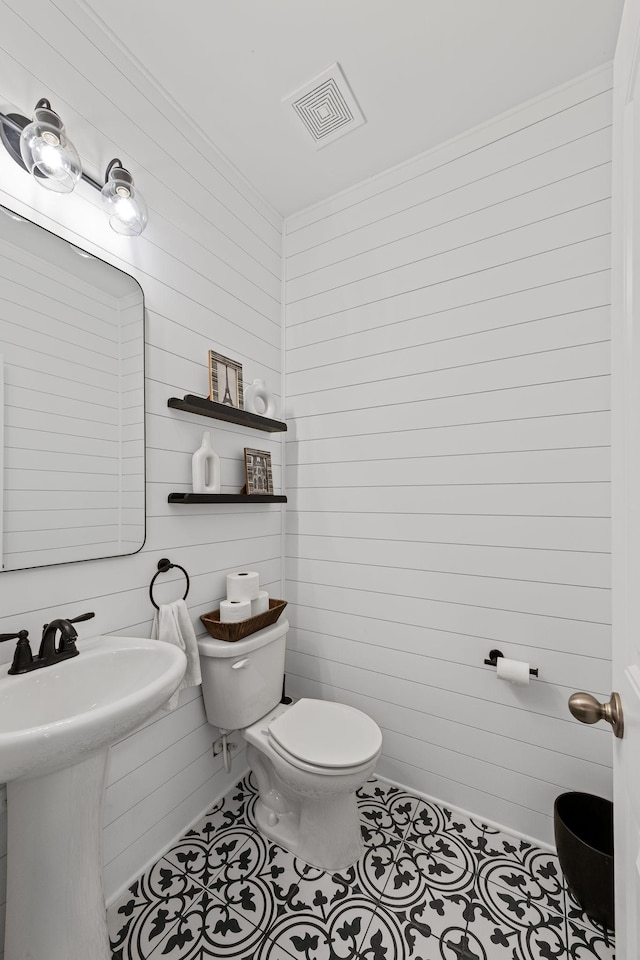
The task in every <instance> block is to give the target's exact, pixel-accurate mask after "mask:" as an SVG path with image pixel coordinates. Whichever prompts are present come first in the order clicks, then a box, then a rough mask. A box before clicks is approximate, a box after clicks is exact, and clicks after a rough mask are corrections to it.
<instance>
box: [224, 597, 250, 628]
mask: <svg viewBox="0 0 640 960" xmlns="http://www.w3.org/2000/svg"><path fill="white" fill-rule="evenodd" d="M250 616H251V600H223V601H222V603H221V604H220V622H221V623H239V622H240V620H248V619H249V617H250Z"/></svg>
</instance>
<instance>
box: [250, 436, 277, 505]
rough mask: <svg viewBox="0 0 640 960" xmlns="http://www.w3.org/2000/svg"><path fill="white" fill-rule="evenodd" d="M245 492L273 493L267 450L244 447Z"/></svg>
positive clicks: (252, 494) (253, 493) (255, 493)
mask: <svg viewBox="0 0 640 960" xmlns="http://www.w3.org/2000/svg"><path fill="white" fill-rule="evenodd" d="M244 470H245V478H246V486H245V493H247V494H249V495H250V496H254V495H255V496H261V495H263V496H264V495H273V473H272V469H271V454H270V453H269V452H268V450H254V449H252V448H251V447H245V448H244Z"/></svg>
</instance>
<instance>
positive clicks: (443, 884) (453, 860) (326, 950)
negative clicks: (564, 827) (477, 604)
mask: <svg viewBox="0 0 640 960" xmlns="http://www.w3.org/2000/svg"><path fill="white" fill-rule="evenodd" d="M255 801H256V792H255V785H254V783H253V780H252V778H251V777H247V778H245V779H244V780H242V781H241V782H240V783H239V784H237V786H236V787H235V788H234V789H233V790H232V791H231V792H230V793H229V794H227V796H226V797H225V798H224V799H223V800H221V801H220V802H219V803H218V804H216V806H215V807H213V809H212V810H211V812H210V813H208V814H207V816H205V817H203V819H202V820H201V821H200V822H199V823H198V824H196V826H195V827H194V828H193V829H191V830H189V831H188V832H187V833H186V835H185V836H184V837H183V838H182V839H181V840H180V841H179V842H178V843H176V845H175V846H174V847H173V848H172V849H171V850H169V852H168V853H167V854H166V855H165V856H164V857H163V858H162V859H160V860H159V861H158V862H157V863H156V864H155V865H154V866H153V867H152V868H151V869H150V870H149V871H148V872H147V873H146V874H144V876H142V877H140V879H139V880H137V881H136V882H135V883H134V884H133V885H132V886H131V887H130V888H129V890H128V891H127V893H126V894H125V895H124V896H123V897H122V898H121V899H120V900H119V901H118V902H117V903H116V904H114V905H113V906H112V907H111V909H110V910H109V931H110V936H111V949H112V955H113V960H223V958H228V960H251V958H255V960H556V958H559V960H614V942H613V935H612V933H611V931H607V930H605V929H604V928H601V927H599V926H598V925H597V924H595V923H593V922H592V921H591V920H589V918H588V917H586V916H585V915H584V914H583V913H582V911H581V909H580V907H579V906H578V904H577V903H576V902H575V900H574V899H573V897H572V896H571V894H570V893H569V891H568V890H567V889H566V885H565V883H564V880H563V877H562V873H561V870H560V866H559V864H558V860H557V857H555V856H554V855H553V854H551V853H548V852H547V851H544V850H541V849H539V848H537V847H534V846H532V845H531V844H529V843H527V842H525V841H524V840H521V839H518V838H515V837H512V836H510V835H508V834H506V833H501V832H500V831H497V830H495V829H493V828H489V827H487V826H486V825H485V824H483V823H481V822H480V821H477V820H473V819H470V818H468V817H465V816H463V815H462V814H459V813H454V812H452V811H451V810H447V809H446V808H444V807H441V806H439V805H437V804H435V803H430V802H427V801H425V800H421V799H419V798H418V797H415V796H412V795H411V794H410V793H409V792H407V791H404V790H400V789H398V788H397V787H392V786H390V785H389V784H385V783H384V782H382V781H379V780H375V779H373V780H370V781H368V782H367V783H366V784H365V785H364V787H363V788H362V789H361V790H360V791H359V793H358V803H359V806H360V815H361V824H362V836H363V839H364V845H365V851H364V854H363V856H362V858H361V860H360V861H359V862H358V863H356V864H354V866H352V867H349V868H348V869H346V870H343V871H341V872H339V873H325V872H324V871H322V870H319V869H317V868H315V867H311V866H309V865H308V864H305V863H303V862H302V861H301V860H299V859H297V858H296V857H294V856H293V855H292V854H290V853H288V852H287V851H285V850H283V849H282V848H281V847H279V846H278V845H277V844H274V843H271V842H270V841H268V840H266V839H264V838H263V837H262V836H260V834H259V833H258V832H257V831H256V829H255V819H254V812H253V811H254V806H255Z"/></svg>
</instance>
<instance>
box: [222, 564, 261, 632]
mask: <svg viewBox="0 0 640 960" xmlns="http://www.w3.org/2000/svg"><path fill="white" fill-rule="evenodd" d="M268 609H269V594H268V593H267V591H266V590H261V589H260V575H259V574H258V573H256V572H255V570H240V571H239V572H238V573H229V574H228V575H227V599H226V600H223V601H222V603H221V604H220V620H221V621H222V623H238V621H240V620H247V619H248V618H249V617H255V616H257V615H258V614H259V613H266V612H267V610H268Z"/></svg>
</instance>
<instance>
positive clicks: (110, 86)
mask: <svg viewBox="0 0 640 960" xmlns="http://www.w3.org/2000/svg"><path fill="white" fill-rule="evenodd" d="M63 11H64V12H63ZM48 38H54V39H53V40H52V41H51V42H50V41H49V39H48ZM0 51H1V52H2V57H1V58H0V60H1V65H0V103H1V104H2V108H3V109H5V110H7V109H8V108H11V107H13V108H14V109H15V108H17V109H18V111H19V112H24V113H29V112H30V111H31V110H32V108H33V105H34V104H35V102H36V101H37V100H38V99H39V97H42V96H46V97H48V98H49V99H50V101H51V103H52V106H53V107H54V109H56V110H58V111H59V112H60V114H61V115H62V117H63V118H64V120H65V123H66V125H67V129H68V131H69V135H70V136H71V137H72V138H73V140H74V141H75V143H76V145H77V147H78V149H79V150H80V153H81V155H82V158H83V162H84V163H85V166H86V167H87V169H88V170H89V171H90V172H95V173H96V174H97V175H99V173H98V171H103V170H104V169H105V168H106V164H107V163H108V161H109V160H110V159H111V158H112V157H114V156H118V157H121V158H122V160H123V161H124V163H125V165H126V166H127V167H130V169H131V171H132V173H133V175H134V177H135V179H136V182H137V184H138V186H139V187H140V189H141V191H142V192H143V193H144V195H145V197H146V199H147V201H148V204H149V208H150V212H149V226H148V228H147V230H146V232H145V233H144V235H143V236H142V237H141V238H138V239H131V240H129V239H126V238H122V237H118V236H117V235H116V234H115V233H113V232H112V231H111V230H110V229H109V227H108V221H107V218H106V217H105V216H104V215H103V213H102V210H101V209H100V206H99V195H98V194H97V192H95V191H93V190H91V188H89V187H88V186H86V185H85V184H80V185H79V187H78V188H77V190H76V191H75V192H74V194H73V195H72V196H69V197H61V196H57V195H53V194H50V193H47V191H45V190H42V189H41V188H39V187H38V186H37V185H32V183H31V181H30V180H29V178H28V177H27V176H26V174H24V173H23V172H22V171H20V170H19V169H18V167H17V166H16V165H15V164H13V162H12V161H11V160H10V159H9V158H8V156H7V155H6V154H5V153H4V151H0V202H1V203H4V204H5V205H6V206H8V207H11V208H13V209H15V210H16V211H17V212H18V213H22V214H23V215H25V216H28V217H30V218H31V219H34V220H36V221H37V222H39V223H41V224H42V225H44V226H46V227H48V228H49V229H52V230H54V231H55V232H57V233H59V234H61V235H62V236H63V237H65V238H66V239H69V240H71V241H73V242H74V243H76V244H78V245H79V246H80V247H84V248H86V249H88V250H89V251H90V252H92V253H95V254H96V255H97V256H100V257H102V258H104V259H106V260H108V261H110V262H112V263H114V264H115V265H116V266H118V267H120V268H122V269H123V270H125V271H127V272H129V273H131V274H132V275H133V276H135V277H136V279H137V280H138V281H139V282H140V284H141V286H142V288H143V290H144V294H145V299H146V324H147V327H146V340H147V349H146V375H147V379H146V403H147V415H146V436H147V539H146V544H145V547H144V549H143V551H142V552H141V553H139V554H136V555H133V556H129V557H124V558H117V559H111V560H95V561H92V562H91V563H83V564H69V565H63V566H54V567H49V568H46V569H40V570H37V569H36V570H29V571H16V572H12V573H4V574H2V576H1V577H0V631H8V630H10V629H14V628H16V629H17V628H20V627H26V628H28V629H29V630H30V632H31V636H32V637H33V638H38V637H39V634H40V631H41V628H42V624H43V623H44V622H45V621H46V620H49V619H51V618H52V617H54V616H60V615H73V614H74V613H81V612H83V611H84V610H89V609H90V610H95V612H96V619H95V621H93V622H92V623H91V624H85V625H84V628H83V631H82V632H81V633H82V634H83V635H84V636H89V635H92V634H95V633H117V634H121V635H133V636H149V632H150V628H151V616H152V612H153V610H152V607H151V605H150V603H149V597H148V585H149V581H150V579H151V577H152V575H153V573H154V572H155V569H156V564H157V561H158V560H159V559H160V558H161V557H163V556H168V557H169V558H170V559H171V560H173V561H174V562H176V563H180V564H182V565H183V566H184V567H186V569H187V570H188V571H189V573H190V575H191V592H190V595H189V601H188V602H189V607H190V610H191V613H192V616H193V618H194V622H195V625H196V627H197V632H198V633H201V632H202V630H201V629H200V627H201V624H200V622H199V619H198V617H199V615H200V614H202V613H204V612H206V611H207V610H210V609H212V608H213V607H215V606H216V604H217V602H218V601H219V600H220V598H221V597H222V596H224V594H225V584H224V576H225V574H226V572H227V571H229V570H233V569H238V568H244V567H247V566H248V567H250V568H252V569H256V570H258V571H259V572H260V575H261V581H262V585H263V586H264V587H265V588H266V589H268V590H269V591H270V592H271V593H272V594H273V595H275V596H280V595H281V591H282V584H281V573H282V571H281V557H282V531H281V508H280V507H279V506H276V505H273V506H270V505H262V506H252V507H251V508H245V509H244V510H243V509H241V508H237V507H234V506H208V505H205V506H201V507H190V508H185V507H176V506H170V505H169V504H168V503H167V494H168V493H169V492H170V491H172V490H177V491H181V490H182V491H184V490H188V489H190V465H191V454H192V453H193V451H194V450H195V449H196V448H197V447H198V446H199V445H200V439H201V434H202V431H203V430H204V429H208V430H210V431H211V433H212V438H213V444H214V448H215V449H216V450H217V452H218V453H219V454H220V456H221V460H222V483H223V490H227V491H230V492H231V491H238V490H239V489H240V487H241V486H242V483H243V466H242V452H243V448H244V447H245V446H255V445H256V437H257V435H256V434H255V432H253V431H248V430H243V429H241V428H236V427H234V426H232V425H230V424H222V423H217V422H215V421H208V420H203V419H202V418H198V417H195V416H191V415H188V414H183V413H180V412H178V411H172V410H169V409H168V408H167V398H168V397H170V396H180V395H181V394H184V393H186V392H193V393H200V394H202V395H206V393H207V351H208V350H209V349H210V348H214V349H217V350H219V351H220V352H222V353H224V354H226V355H229V356H231V357H234V358H237V359H238V360H240V361H241V362H243V364H244V374H245V379H246V380H248V381H251V380H252V379H254V378H255V377H261V378H262V379H264V380H265V381H266V383H267V384H268V386H269V387H270V388H271V389H272V390H273V391H274V392H275V393H276V394H278V395H279V393H280V386H281V384H280V378H281V369H280V368H281V303H280V300H281V297H280V291H281V276H280V263H281V249H280V248H281V221H280V218H279V216H278V215H277V214H275V213H274V212H273V211H272V210H271V209H270V208H269V207H268V206H267V205H266V204H265V203H264V202H263V201H262V200H261V199H260V198H259V197H258V196H257V195H256V194H255V193H254V192H253V191H252V190H251V189H250V187H249V186H248V185H247V184H246V183H245V182H244V181H243V180H242V178H241V177H240V176H239V175H238V174H237V173H236V171H235V170H234V169H233V168H232V167H231V166H230V165H229V164H228V163H226V162H225V161H224V159H223V158H221V157H220V156H219V155H218V154H216V152H215V151H214V150H213V149H212V148H211V146H210V145H209V144H207V143H205V141H204V140H203V139H202V138H201V137H200V136H199V135H197V134H196V132H195V131H194V130H193V129H192V128H191V127H190V126H189V125H188V124H187V122H186V121H185V120H184V118H183V117H181V115H180V113H179V111H177V110H174V108H173V107H172V105H171V104H170V103H169V102H168V101H167V100H166V99H165V98H164V96H163V95H162V92H161V91H159V90H158V89H156V88H155V87H154V86H153V85H152V84H151V83H150V82H149V81H148V80H147V79H146V78H145V76H144V75H143V74H142V73H141V72H138V71H137V70H136V69H135V68H134V67H133V66H132V65H131V64H130V63H128V61H127V60H126V58H125V56H124V55H123V53H122V52H121V51H120V50H119V49H118V47H117V46H116V45H115V44H113V43H111V42H110V41H109V40H108V38H106V37H104V36H103V35H101V33H100V31H99V29H98V28H97V26H96V24H95V22H94V21H93V20H92V19H91V17H90V16H88V14H87V12H86V9H85V7H84V5H82V4H77V5H76V4H75V3H73V2H71V0H69V2H66V3H65V4H64V5H60V4H57V3H54V2H52V0H35V2H33V3H30V4H29V10H28V11H27V10H26V9H25V8H24V5H23V4H22V3H20V2H19V0H4V2H0ZM259 436H260V446H261V447H264V448H265V449H269V450H271V452H272V454H273V460H274V465H275V468H274V482H275V484H276V485H277V486H278V488H279V487H280V484H281V466H280V465H281V439H280V438H279V437H278V435H275V439H274V435H268V434H260V435H259ZM174 574H175V575H174ZM160 580H162V584H161V583H160ZM157 586H158V588H159V589H158V591H157V597H158V599H159V600H160V601H162V600H170V599H173V598H175V597H176V596H181V595H182V589H183V580H182V575H181V574H180V573H179V571H172V572H171V574H169V575H167V576H166V577H163V578H160V579H159V581H157ZM36 642H37V639H36ZM10 646H11V645H10V644H5V645H4V646H3V648H2V649H0V654H1V655H3V659H9V658H10V656H11V650H9V649H7V648H8V647H10ZM215 735H216V731H215V730H214V729H213V728H211V727H209V726H208V725H207V724H206V721H205V714H204V709H203V704H202V698H201V695H200V691H199V690H189V691H186V692H185V693H184V694H183V695H182V697H181V700H180V706H179V708H178V709H177V710H176V711H175V712H174V713H172V714H169V715H165V714H162V715H159V716H157V717H155V718H154V719H153V721H152V722H150V723H149V724H147V725H146V726H145V727H144V729H143V730H142V731H140V732H139V733H136V734H134V735H132V736H131V737H129V738H128V739H127V740H125V741H124V742H123V743H121V744H119V745H118V746H117V747H116V748H115V749H114V750H113V751H112V759H111V767H110V775H109V786H108V789H107V797H106V814H105V821H106V822H105V831H104V848H105V862H106V871H105V881H106V893H107V897H108V898H109V899H112V898H113V895H114V894H115V893H116V892H117V891H118V890H119V889H120V888H121V887H122V885H123V884H124V883H126V882H127V881H128V880H129V879H130V878H132V877H135V876H137V875H138V874H139V873H140V872H141V870H142V869H143V867H144V866H145V865H146V864H147V863H148V862H149V861H150V860H153V859H155V858H156V856H157V855H158V853H159V852H160V851H162V850H163V849H164V848H165V847H166V846H167V845H168V844H169V843H170V842H171V840H172V839H173V838H175V837H176V836H178V835H181V834H182V833H183V831H184V829H185V827H186V826H187V825H188V824H189V823H190V822H192V821H193V820H194V819H195V818H196V817H197V816H199V814H200V813H201V812H203V811H204V810H205V808H206V807H207V806H209V804H210V803H211V802H212V801H213V800H214V799H215V798H216V797H217V796H219V795H220V794H222V793H223V792H224V791H225V790H226V789H227V787H228V786H229V785H230V784H231V783H233V782H234V781H235V779H237V777H238V776H239V775H240V774H241V772H242V770H243V767H244V763H243V756H240V757H239V758H238V759H237V760H236V763H235V765H234V770H233V772H232V774H231V776H230V777H229V776H227V775H225V773H224V771H223V770H222V769H221V761H220V759H219V758H217V759H216V760H213V759H212V757H211V750H210V747H211V741H212V738H213V736H215ZM3 842H4V841H3ZM0 868H2V870H3V868H4V864H3V863H2V864H0ZM1 882H2V883H3V881H1ZM1 942H2V931H1V930H0V943H1Z"/></svg>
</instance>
